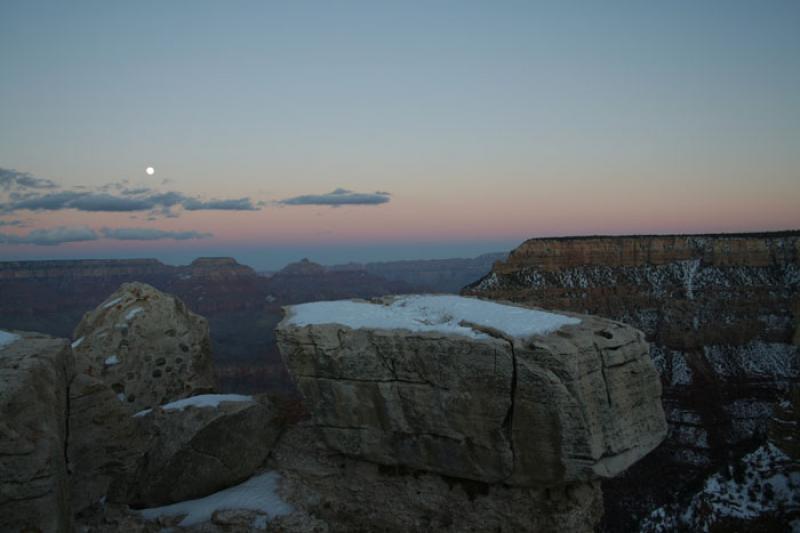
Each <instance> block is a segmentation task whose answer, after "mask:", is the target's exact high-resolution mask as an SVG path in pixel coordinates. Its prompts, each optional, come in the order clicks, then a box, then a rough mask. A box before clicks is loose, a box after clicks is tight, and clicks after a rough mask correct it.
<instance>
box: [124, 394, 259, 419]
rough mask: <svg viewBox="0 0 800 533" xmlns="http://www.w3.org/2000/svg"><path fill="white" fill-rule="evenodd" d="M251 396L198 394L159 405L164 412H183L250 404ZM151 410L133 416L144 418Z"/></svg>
mask: <svg viewBox="0 0 800 533" xmlns="http://www.w3.org/2000/svg"><path fill="white" fill-rule="evenodd" d="M252 401H254V400H253V397H252V396H246V395H244V394H199V395H197V396H192V397H190V398H184V399H182V400H178V401H175V402H171V403H165V404H164V405H161V406H160V407H161V409H164V410H165V411H183V410H184V409H186V408H187V407H213V408H216V407H219V404H221V403H222V402H252ZM151 411H152V409H145V410H143V411H139V412H138V413H136V414H135V415H133V416H145V415H147V414H148V413H150V412H151Z"/></svg>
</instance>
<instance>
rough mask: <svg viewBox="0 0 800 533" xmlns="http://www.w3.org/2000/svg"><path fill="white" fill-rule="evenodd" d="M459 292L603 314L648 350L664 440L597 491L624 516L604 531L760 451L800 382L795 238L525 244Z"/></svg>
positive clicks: (798, 240)
mask: <svg viewBox="0 0 800 533" xmlns="http://www.w3.org/2000/svg"><path fill="white" fill-rule="evenodd" d="M463 293H464V294H467V295H475V296H480V297H485V298H492V299H497V300H502V301H513V302H518V303H521V304H525V305H540V306H544V307H553V308H559V309H568V310H570V311H574V312H579V313H590V314H598V315H602V316H608V317H611V318H613V319H616V320H620V321H623V322H625V323H627V324H631V325H632V326H634V327H636V328H638V329H641V330H642V331H643V332H644V333H645V334H646V336H647V340H648V341H649V342H650V343H652V356H653V359H654V362H655V364H656V366H657V368H658V370H659V373H660V375H661V380H662V383H663V386H664V408H665V411H666V416H667V419H668V421H669V426H670V431H669V437H668V439H667V441H666V442H665V444H664V446H662V447H660V448H659V450H658V451H657V452H656V453H654V454H653V455H652V456H651V457H650V458H648V460H646V461H643V462H642V463H640V464H639V465H637V467H636V468H634V469H632V471H630V472H629V473H628V474H627V475H626V476H625V478H624V479H621V480H619V481H616V480H615V481H613V482H611V483H609V484H607V485H606V486H605V493H606V494H607V495H608V499H607V501H606V504H607V506H608V507H609V509H610V510H611V511H610V512H609V513H608V516H609V517H610V519H611V518H613V517H615V516H616V517H623V516H624V517H629V518H630V520H628V521H627V522H625V521H616V522H614V523H609V524H608V527H610V528H613V529H618V530H630V529H631V528H633V527H635V520H634V519H632V518H631V517H633V515H634V514H639V515H640V516H641V514H642V512H643V511H647V510H648V508H653V507H656V506H658V505H661V504H664V503H665V502H668V501H669V500H670V499H671V498H672V497H673V496H674V495H676V494H681V492H682V491H684V490H687V491H690V490H691V487H692V486H695V485H697V484H699V483H702V481H701V480H702V479H704V478H705V477H707V476H708V475H710V473H713V472H714V471H715V470H716V469H718V468H720V467H721V466H722V465H723V464H726V463H730V464H734V463H735V462H736V457H738V456H740V455H743V454H744V453H747V452H749V451H751V450H752V449H754V447H755V446H757V445H758V444H759V443H761V442H763V441H764V439H765V437H766V435H767V433H768V430H769V427H768V426H769V421H770V418H771V416H773V415H774V414H776V406H777V405H780V403H781V402H782V401H784V400H786V397H787V393H786V392H785V391H788V390H790V389H791V388H796V387H797V384H798V380H800V347H799V345H800V341H798V339H800V336H799V335H798V331H800V232H781V233H764V234H738V235H737V234H721V235H665V236H630V237H572V238H562V239H531V240H529V241H526V242H525V243H524V244H522V245H521V246H519V247H518V248H517V249H516V250H514V251H513V252H512V253H511V255H510V256H509V258H508V259H507V260H506V261H500V262H498V263H496V264H495V266H494V268H493V269H492V272H490V273H489V274H488V275H487V276H485V277H484V278H483V279H481V280H480V281H478V282H476V283H475V284H473V285H471V286H469V287H467V288H465V289H464V291H463ZM654 480H655V482H654ZM632 509H633V510H635V511H636V512H635V513H631V512H630V511H631V510H632ZM615 510H617V511H616V512H615ZM614 520H616V519H614Z"/></svg>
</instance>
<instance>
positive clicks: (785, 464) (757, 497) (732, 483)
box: [640, 442, 800, 532]
mask: <svg viewBox="0 0 800 533" xmlns="http://www.w3.org/2000/svg"><path fill="white" fill-rule="evenodd" d="M798 503H800V470H798V469H797V466H796V465H793V463H792V461H791V459H790V458H789V457H788V456H787V455H786V454H785V453H783V451H782V450H781V449H780V448H778V447H777V446H775V445H774V444H772V443H770V442H768V443H766V444H764V445H763V446H761V447H760V448H758V449H757V450H755V451H754V452H752V453H750V454H748V455H745V456H744V457H742V458H741V459H740V461H739V462H738V464H736V465H735V466H733V467H732V469H731V470H730V471H728V472H720V473H718V474H714V475H713V476H711V477H709V478H708V479H707V480H706V482H705V485H704V486H703V488H702V489H701V490H700V492H698V493H697V494H695V495H694V497H693V498H692V500H691V502H690V503H689V504H688V505H687V506H686V507H685V508H683V509H681V508H679V507H676V506H666V507H660V508H658V509H656V510H655V511H653V512H652V513H650V515H649V516H648V517H647V518H646V519H645V520H644V522H643V523H642V524H641V529H640V531H643V532H644V531H647V532H650V531H664V532H666V531H674V530H676V529H678V530H685V529H688V530H691V531H709V530H712V529H713V526H714V524H715V523H716V522H718V521H719V520H721V519H724V518H737V519H742V520H752V519H755V518H758V517H759V516H761V515H763V514H767V513H772V512H775V511H776V510H778V509H780V508H790V507H792V506H796V505H798Z"/></svg>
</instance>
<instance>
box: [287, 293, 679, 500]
mask: <svg viewBox="0 0 800 533" xmlns="http://www.w3.org/2000/svg"><path fill="white" fill-rule="evenodd" d="M277 333H278V343H279V347H280V349H281V353H282V354H283V357H284V361H285V362H286V365H287V367H288V369H289V371H290V373H291V374H292V376H293V377H294V379H295V381H296V383H297V386H298V388H299V389H300V391H301V393H302V394H303V396H304V398H305V399H306V402H307V406H308V409H309V410H310V412H311V413H312V417H313V420H314V422H315V424H316V426H317V427H318V428H319V429H320V430H321V432H322V435H323V437H324V439H325V442H326V443H327V445H328V446H329V447H330V448H331V449H333V450H335V451H338V452H341V453H343V454H345V455H348V456H350V457H355V458H360V459H364V460H367V461H371V462H375V463H379V464H384V465H392V466H402V467H408V468H411V469H416V470H423V471H428V472H436V473H439V474H443V475H446V476H452V477H456V478H463V479H469V480H475V481H481V482H486V483H501V482H502V483H505V484H509V485H517V486H528V487H531V486H537V487H541V486H547V485H562V484H565V483H570V482H576V481H588V480H592V479H595V478H597V477H610V476H613V475H616V474H618V473H620V472H622V471H623V470H624V469H625V468H627V467H628V466H630V465H631V464H632V463H634V462H635V461H637V460H638V459H640V458H641V457H642V456H644V455H645V454H646V453H648V452H649V451H650V450H652V449H653V448H654V447H656V446H657V445H658V444H659V443H660V442H661V440H662V439H663V438H664V435H665V431H666V425H665V421H664V415H663V411H662V410H661V404H660V395H661V388H660V384H659V382H658V379H657V374H656V372H655V369H654V367H653V365H652V362H651V361H650V358H649V355H648V347H647V344H646V343H645V342H644V338H643V335H642V334H641V333H640V332H638V331H636V330H634V329H633V328H630V327H628V326H624V325H622V324H620V323H616V322H612V321H608V320H603V319H598V318H594V317H588V316H576V315H570V316H567V315H557V314H552V313H546V312H543V311H539V310H534V309H528V308H523V307H517V306H508V305H498V304H493V303H489V302H483V301H480V300H477V299H467V298H459V297H454V296H412V297H398V298H386V299H383V300H379V301H374V302H355V301H343V302H318V303H314V304H305V305H299V306H293V307H290V308H288V309H287V318H286V319H285V320H284V321H283V322H282V323H281V324H280V326H279V327H278V331H277Z"/></svg>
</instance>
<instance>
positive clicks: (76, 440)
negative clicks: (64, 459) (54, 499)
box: [67, 363, 151, 514]
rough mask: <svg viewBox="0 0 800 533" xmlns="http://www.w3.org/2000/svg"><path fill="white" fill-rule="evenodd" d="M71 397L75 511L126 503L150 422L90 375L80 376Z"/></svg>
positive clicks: (70, 450)
mask: <svg viewBox="0 0 800 533" xmlns="http://www.w3.org/2000/svg"><path fill="white" fill-rule="evenodd" d="M84 364H85V363H84ZM78 366H81V364H80V363H78ZM69 397H70V403H69V406H70V409H69V428H70V432H69V439H68V446H67V452H68V459H69V469H70V496H71V501H72V510H73V512H74V513H76V514H78V513H81V512H82V511H84V510H86V509H88V508H89V507H91V506H92V505H95V504H98V502H120V503H127V501H128V490H129V488H128V487H129V485H130V483H131V482H132V478H134V477H135V474H136V471H137V468H138V461H139V459H140V457H141V456H142V454H144V452H145V451H146V450H147V448H148V446H149V443H150V438H151V435H150V431H149V429H150V428H149V425H147V424H144V423H142V420H141V419H137V418H134V417H132V416H131V412H130V409H129V407H128V406H127V405H125V404H123V403H122V402H120V401H119V400H118V399H117V397H116V394H115V393H114V392H113V391H112V390H111V387H109V386H108V385H107V384H106V383H104V382H103V381H102V380H100V379H98V378H95V377H92V376H89V375H88V374H76V375H75V377H74V378H73V379H72V382H71V383H70V387H69Z"/></svg>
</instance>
